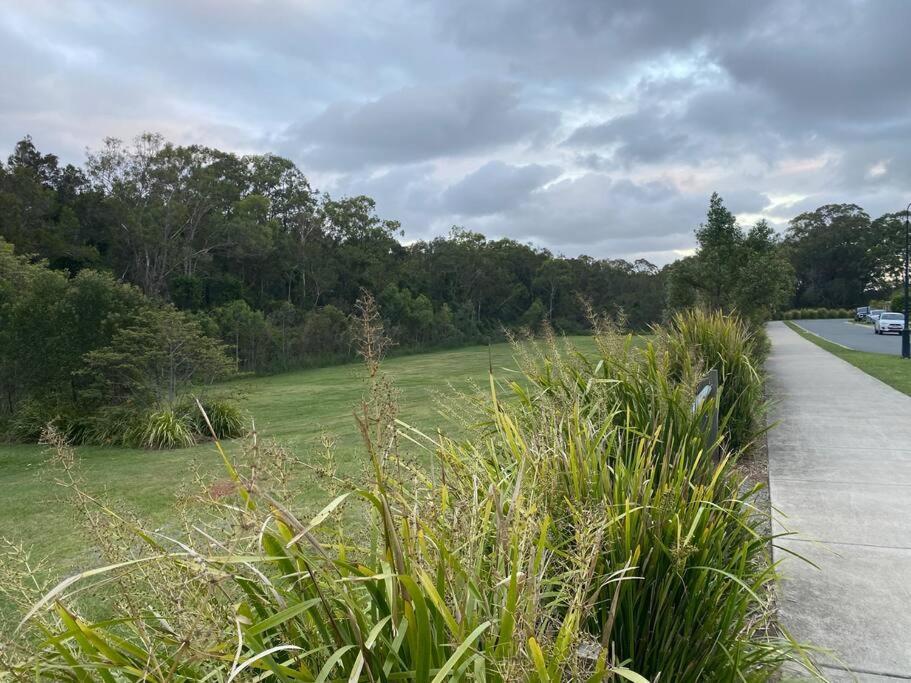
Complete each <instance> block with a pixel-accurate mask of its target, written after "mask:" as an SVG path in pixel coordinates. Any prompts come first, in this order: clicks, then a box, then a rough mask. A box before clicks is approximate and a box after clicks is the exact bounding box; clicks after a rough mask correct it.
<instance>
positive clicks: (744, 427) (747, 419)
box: [655, 309, 768, 450]
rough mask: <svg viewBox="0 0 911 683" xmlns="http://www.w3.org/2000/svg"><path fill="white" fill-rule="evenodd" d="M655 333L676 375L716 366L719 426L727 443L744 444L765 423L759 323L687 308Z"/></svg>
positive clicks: (695, 375) (762, 341) (689, 375)
mask: <svg viewBox="0 0 911 683" xmlns="http://www.w3.org/2000/svg"><path fill="white" fill-rule="evenodd" d="M655 333H656V335H657V336H658V338H659V340H660V341H659V344H660V345H661V347H662V348H663V349H664V351H665V353H667V356H668V362H669V367H670V371H671V373H672V376H673V377H675V378H677V379H678V380H679V381H687V380H689V381H692V380H693V378H699V377H701V376H702V375H704V374H705V373H706V372H708V371H709V370H711V369H712V368H715V369H717V370H718V383H719V394H720V401H719V408H720V413H721V415H722V416H723V417H724V420H723V425H724V426H723V429H722V431H723V432H724V433H725V435H726V439H727V442H728V443H729V445H730V446H731V447H732V448H734V449H737V450H740V449H746V448H748V447H749V446H750V444H751V443H752V442H753V440H754V439H755V438H756V436H757V435H758V434H759V433H761V432H762V431H764V429H765V427H764V424H763V417H764V414H765V398H764V396H763V379H762V375H761V374H760V371H761V367H762V362H763V360H764V358H765V354H766V353H767V350H768V349H767V340H766V339H765V334H764V332H763V331H762V329H761V328H757V327H753V326H751V325H750V324H748V323H747V322H744V321H743V320H742V319H740V318H739V317H738V316H736V315H730V314H724V313H721V312H720V311H712V312H708V311H704V310H701V309H691V310H688V311H682V312H678V313H676V314H674V316H673V317H672V318H671V320H670V321H669V322H668V324H667V326H666V327H664V328H657V329H656V330H655Z"/></svg>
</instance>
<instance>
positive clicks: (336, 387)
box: [0, 337, 594, 570]
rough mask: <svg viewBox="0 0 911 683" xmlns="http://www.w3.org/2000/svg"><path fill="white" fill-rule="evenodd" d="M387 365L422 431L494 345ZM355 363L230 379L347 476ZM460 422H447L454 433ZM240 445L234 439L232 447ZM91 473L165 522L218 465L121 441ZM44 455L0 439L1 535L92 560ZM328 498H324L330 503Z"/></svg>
mask: <svg viewBox="0 0 911 683" xmlns="http://www.w3.org/2000/svg"><path fill="white" fill-rule="evenodd" d="M573 341H574V343H575V344H576V345H577V346H578V348H579V349H580V350H582V351H589V350H592V349H593V348H594V344H593V341H592V340H591V338H588V337H577V338H574V339H573ZM491 360H492V361H493V367H494V372H495V373H496V374H497V375H498V376H501V377H502V376H504V375H506V374H507V371H506V370H504V369H503V368H514V367H515V363H514V361H513V357H512V349H511V348H510V346H509V345H507V344H497V345H494V346H493V347H492V348H491ZM384 367H385V371H386V372H387V373H388V374H389V375H390V376H391V377H393V379H394V380H395V384H396V387H397V388H398V390H399V392H400V406H401V417H402V419H403V420H405V421H407V422H408V423H409V424H413V425H415V426H417V427H419V428H422V429H425V430H426V429H431V430H432V429H433V428H435V427H438V426H440V427H442V428H444V429H445V428H446V425H445V423H444V419H443V418H442V417H441V415H440V414H439V413H438V401H437V400H435V397H436V396H437V395H438V394H441V393H442V394H445V393H447V392H449V391H450V387H452V388H454V389H457V390H462V391H469V390H471V387H472V386H474V385H473V384H472V383H475V384H476V385H477V386H479V387H482V388H483V387H486V384H487V367H488V349H487V347H470V348H465V349H459V350H456V351H442V352H436V353H427V354H421V355H414V356H405V357H400V358H394V359H391V360H389V361H387V362H386V364H385V366H384ZM360 377H361V376H360V367H359V366H358V365H356V364H352V365H343V366H336V367H330V368H321V369H317V370H307V371H303V372H294V373H288V374H284V375H277V376H272V377H258V378H251V379H246V380H241V381H238V382H235V383H233V384H232V386H233V387H236V389H237V390H238V391H239V392H240V393H241V394H242V395H245V396H246V398H245V400H244V402H243V405H244V407H245V408H246V410H247V411H248V412H249V413H250V414H251V415H252V416H253V417H254V419H255V421H256V427H257V431H258V432H259V433H260V435H262V436H263V437H266V438H274V439H276V440H277V441H279V442H280V443H282V444H285V445H287V446H289V447H291V448H292V449H293V451H294V453H295V454H296V455H298V456H301V457H306V456H307V454H308V453H310V452H312V451H313V449H314V446H316V445H317V444H318V442H319V438H320V435H321V434H322V433H323V432H327V433H329V434H332V435H333V436H334V437H335V442H336V457H337V460H338V465H339V471H340V473H343V474H344V473H346V472H352V471H354V470H356V469H357V468H360V467H361V462H360V461H359V458H360V454H359V451H358V444H359V440H358V437H357V434H356V428H355V424H354V420H353V418H352V410H353V408H354V407H355V405H356V404H357V403H358V400H359V399H360V397H361V395H362V393H363V388H364V385H363V383H362V381H361V379H360ZM455 428H456V427H455V426H454V425H450V426H449V431H452V430H453V429H455ZM228 448H229V450H230V449H231V448H237V445H236V444H229V446H228ZM79 456H80V458H81V461H82V466H83V472H84V474H85V478H86V479H87V481H88V482H89V488H90V490H91V491H92V492H98V493H103V494H104V495H103V496H102V497H104V498H105V499H107V500H111V499H113V500H114V501H116V502H119V503H120V504H122V505H125V506H127V508H128V509H130V510H132V511H134V512H135V513H137V514H138V515H140V517H142V518H144V519H146V520H149V521H151V522H153V523H162V522H166V521H167V519H168V517H169V515H171V514H172V508H173V505H174V503H175V502H176V495H177V494H178V492H179V489H180V487H181V485H182V484H183V483H189V482H190V481H191V465H192V463H193V462H194V461H197V462H198V463H200V464H201V467H202V468H203V469H208V470H210V471H215V468H217V467H218V466H219V463H218V461H217V456H216V455H215V453H214V450H213V449H212V447H211V445H201V446H197V447H195V448H190V449H184V450H176V451H142V450H129V449H121V448H93V447H84V448H81V449H79ZM46 459H47V455H46V454H45V452H44V451H43V449H42V448H40V447H39V446H21V445H16V446H8V445H7V446H0V500H2V501H3V505H2V506H0V537H5V538H9V539H12V540H14V541H24V542H26V543H28V544H32V545H33V547H34V549H35V551H36V552H37V553H38V554H39V555H45V554H51V553H53V555H54V565H56V566H57V567H58V568H59V569H61V570H70V569H73V568H75V567H82V566H84V565H87V564H93V563H94V559H93V558H92V557H91V556H90V555H86V554H84V552H83V551H81V550H80V547H81V545H82V543H83V542H82V538H81V536H80V535H79V534H78V533H75V532H74V531H73V522H72V519H71V515H70V513H69V511H68V508H67V507H66V506H65V505H63V504H61V503H60V502H59V498H60V489H59V487H57V486H56V485H55V484H54V476H55V474H54V471H53V470H51V469H50V468H48V467H45V466H44V463H45V461H46ZM301 492H302V500H301V504H302V505H303V506H304V507H311V506H314V507H315V506H316V505H318V504H319V500H318V499H321V498H322V497H323V494H322V493H321V492H320V489H319V488H318V487H314V486H313V485H312V484H310V485H309V486H308V482H306V481H302V482H301ZM323 502H325V501H323Z"/></svg>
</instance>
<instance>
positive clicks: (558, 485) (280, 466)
mask: <svg viewBox="0 0 911 683" xmlns="http://www.w3.org/2000/svg"><path fill="white" fill-rule="evenodd" d="M365 317H366V320H367V323H368V326H369V324H371V321H374V320H375V318H372V317H371V316H369V315H367V316H365ZM379 339H380V335H377V333H376V332H375V331H374V332H370V333H367V334H365V335H364V341H365V345H366V347H367V350H366V351H365V353H364V355H365V358H366V360H367V363H366V365H367V368H368V373H367V374H368V387H369V389H368V394H367V398H366V399H365V401H364V403H363V405H362V406H360V408H359V409H358V410H357V411H356V420H357V423H358V426H359V428H360V431H361V434H362V436H363V442H364V454H365V459H364V460H365V476H364V478H363V479H362V480H360V481H357V482H351V481H343V480H341V479H339V478H337V477H336V475H335V474H334V471H333V470H331V468H328V467H327V468H325V469H323V468H321V467H319V466H317V465H316V464H314V463H313V462H310V463H306V464H307V465H308V467H309V469H310V470H311V471H316V472H317V473H318V474H319V476H320V477H322V481H323V485H324V486H326V487H328V488H334V489H335V490H336V493H337V495H336V497H334V498H333V499H332V501H331V502H329V503H328V504H327V505H326V506H325V507H324V508H323V509H322V510H321V511H320V512H319V513H318V514H316V515H315V516H313V517H312V518H311V519H309V520H306V519H301V518H300V516H299V515H298V514H296V513H295V512H294V507H295V505H294V502H293V501H294V499H295V496H296V483H295V482H296V481H299V480H298V479H297V478H296V477H295V475H294V474H293V469H294V460H293V458H291V457H289V454H288V453H287V452H285V451H284V450H283V449H281V448H278V447H276V446H274V445H265V444H262V443H260V442H259V440H258V439H257V437H256V435H255V434H254V435H253V437H252V440H251V441H250V442H249V443H248V445H247V447H246V448H245V450H244V452H243V453H242V454H241V455H240V456H238V457H237V458H233V459H232V458H229V457H228V456H227V454H226V453H225V452H224V451H223V450H222V449H221V447H220V446H219V444H218V443H217V441H216V442H215V448H216V450H217V452H218V454H219V457H221V458H222V462H223V464H224V468H225V472H226V480H225V482H222V483H221V485H220V486H218V487H213V486H211V485H207V486H206V488H205V489H204V491H205V494H204V495H203V496H202V498H203V499H204V501H205V502H206V503H207V505H206V507H205V510H207V514H206V515H201V514H200V513H199V512H197V513H195V515H194V518H193V519H192V520H187V521H186V522H185V524H184V525H183V529H182V531H180V532H178V531H176V530H175V531H173V532H170V533H164V532H155V531H150V530H147V529H146V528H145V527H144V526H143V525H142V524H140V523H139V522H138V521H136V520H133V519H131V518H129V517H127V516H125V515H122V514H119V513H116V512H114V511H112V510H110V509H109V508H107V507H106V506H104V505H103V504H102V503H100V502H99V501H98V500H97V499H96V498H94V497H93V496H91V495H90V494H89V493H88V492H87V491H86V490H85V489H86V487H85V483H84V482H83V481H82V480H81V479H80V475H79V468H78V464H77V461H76V458H75V454H74V453H73V451H72V449H70V448H69V446H67V445H66V443H64V442H63V441H62V440H61V439H60V438H59V437H57V436H55V435H54V434H53V433H50V434H48V435H47V439H48V440H49V442H50V443H51V445H52V446H53V447H54V448H55V449H56V451H57V454H58V459H59V461H60V463H61V466H62V468H63V473H64V475H63V478H62V483H64V484H65V485H67V486H68V487H69V489H70V491H71V492H72V494H73V498H74V501H75V502H76V505H77V508H78V509H81V510H82V511H83V515H84V518H85V519H86V520H88V527H89V529H90V530H92V532H93V533H94V534H95V535H96V537H97V538H98V539H99V541H100V547H101V549H102V551H103V552H104V555H105V557H106V559H107V561H108V562H107V564H106V565H105V566H103V567H100V568H98V569H93V570H89V571H85V572H83V573H81V574H79V575H77V576H75V577H71V578H70V579H67V580H65V581H63V582H62V583H60V584H58V585H56V586H55V587H54V588H52V589H50V590H42V589H41V585H40V583H39V584H34V586H35V587H34V590H33V591H29V590H24V591H19V590H18V589H17V590H13V589H12V588H3V587H4V586H7V587H9V586H12V585H14V583H15V584H16V585H21V582H14V581H13V579H14V578H15V577H14V574H16V573H17V572H19V573H20V574H22V575H25V576H27V577H28V576H33V573H31V572H30V571H29V566H28V565H26V566H25V567H21V566H20V567H19V569H17V567H16V565H15V563H10V562H7V563H5V564H4V565H3V566H4V567H5V569H4V571H5V572H6V574H7V576H6V580H4V581H2V582H0V590H4V591H5V592H6V593H7V595H9V596H12V597H13V598H14V599H15V601H16V602H17V603H18V604H19V605H21V607H22V609H23V611H24V618H23V619H22V622H21V625H20V626H19V629H18V631H17V632H16V633H15V635H14V637H13V642H12V644H11V646H10V647H9V648H8V649H7V654H6V655H4V657H5V661H4V660H0V663H2V664H5V665H6V666H7V667H8V668H9V669H10V670H12V671H16V672H18V673H21V674H23V675H25V674H35V673H40V675H42V676H44V677H46V678H48V679H57V680H106V681H124V680H137V681H138V680H146V681H173V680H211V681H230V680H254V681H260V680H276V681H319V682H320V683H322V682H323V681H419V682H421V683H424V682H430V681H432V682H434V683H441V682H442V681H453V680H455V681H496V682H499V681H538V682H544V681H548V682H557V681H591V682H592V683H594V682H595V681H623V680H626V681H634V682H636V683H642V681H648V680H651V681H659V680H660V681H766V680H768V679H769V677H770V676H773V675H774V672H775V671H776V670H777V669H778V667H779V666H780V665H781V664H782V663H783V662H785V661H797V662H799V663H803V664H805V666H807V668H808V670H812V667H811V666H810V665H809V664H808V663H807V662H806V660H805V659H804V655H803V652H802V650H801V649H800V648H799V647H798V646H797V645H796V644H794V643H793V642H791V641H790V640H789V639H788V638H787V637H786V635H783V634H780V633H779V632H778V631H777V630H776V629H775V628H774V621H773V618H772V617H773V615H772V612H771V611H770V609H769V606H768V601H769V594H770V590H771V587H772V584H773V582H774V579H775V568H774V566H772V565H770V564H769V563H768V561H767V559H766V554H765V551H766V548H767V543H768V542H769V541H770V539H769V538H768V537H767V536H766V535H764V533H763V532H762V531H761V525H760V521H761V520H760V518H759V517H760V513H759V512H758V511H757V510H755V509H754V508H753V506H752V503H751V500H752V496H753V493H754V492H755V490H745V489H744V487H741V486H740V485H739V484H740V482H739V480H738V479H737V478H736V476H734V474H733V472H732V470H731V457H733V456H736V452H733V451H727V455H726V456H725V457H723V458H721V459H720V460H718V461H715V460H713V459H712V458H711V457H709V456H708V455H707V453H708V452H709V451H710V450H712V448H713V447H714V446H715V445H716V444H712V443H709V442H708V441H707V436H706V434H705V433H704V431H703V429H702V425H703V424H704V417H705V414H706V411H709V410H711V409H712V408H713V406H711V404H706V405H705V406H703V407H702V408H701V409H699V410H696V411H695V412H694V411H693V409H692V404H691V401H692V394H693V386H692V384H691V383H688V381H687V382H681V381H677V380H675V379H674V377H675V374H674V373H673V372H671V369H672V365H671V363H672V357H671V354H670V352H668V351H667V350H666V349H665V348H664V347H662V346H653V345H649V346H648V347H646V348H645V349H641V350H640V349H637V348H635V347H633V346H632V345H631V344H630V343H629V342H628V341H624V340H623V339H621V338H619V337H618V336H616V335H613V334H610V333H603V334H602V335H601V337H600V348H601V353H600V354H599V355H600V357H598V358H595V359H589V358H586V357H583V356H581V355H579V354H577V353H575V352H573V351H571V350H561V349H560V348H559V344H558V343H557V342H556V341H554V340H550V341H548V342H546V343H544V344H542V345H539V346H537V347H535V348H536V349H537V351H535V352H531V353H524V355H523V360H524V363H523V365H524V374H522V375H520V376H517V377H516V381H515V382H512V383H510V384H509V385H506V386H504V385H497V384H496V383H495V382H494V381H493V378H491V383H490V391H489V393H488V397H487V399H486V400H478V401H475V402H472V403H470V404H468V403H462V404H461V405H460V411H461V414H460V416H459V417H461V418H462V419H467V420H470V421H472V422H473V423H474V425H475V426H474V427H473V428H472V429H471V430H470V431H469V434H468V435H467V436H466V437H465V438H460V439H453V438H448V437H446V436H443V435H440V434H436V435H427V434H425V433H422V432H421V431H419V430H417V429H415V428H413V427H411V426H409V425H408V424H406V423H405V422H403V421H402V420H400V419H399V416H398V415H397V411H396V406H395V402H394V400H393V398H394V389H393V387H392V385H391V383H390V382H389V381H388V380H387V379H386V378H384V377H383V375H382V373H381V372H380V370H379V365H378V362H377V355H376V354H377V349H379V348H381V346H382V343H381V342H380V341H378V340H379ZM526 348H527V347H526ZM404 444H410V445H412V446H414V445H417V446H418V447H420V448H426V449H427V450H428V452H429V453H430V454H431V455H432V457H433V464H432V466H431V467H430V468H420V467H418V466H416V464H415V463H414V461H412V460H411V459H409V458H408V457H407V455H406V453H407V450H408V449H405V448H404V447H403V446H404ZM343 511H345V512H346V513H347V514H342V512H343ZM346 519H354V520H356V521H355V522H354V523H353V524H349V523H346V522H345V520H346ZM12 555H13V557H18V558H20V559H21V558H22V555H21V553H15V552H14V553H12ZM33 594H34V595H35V596H36V597H33ZM93 595H94V596H96V597H97V596H98V595H103V596H105V598H106V601H105V602H104V603H103V604H102V605H101V606H99V605H98V604H97V603H93V602H92V600H91V599H90V596H93ZM0 651H2V650H0Z"/></svg>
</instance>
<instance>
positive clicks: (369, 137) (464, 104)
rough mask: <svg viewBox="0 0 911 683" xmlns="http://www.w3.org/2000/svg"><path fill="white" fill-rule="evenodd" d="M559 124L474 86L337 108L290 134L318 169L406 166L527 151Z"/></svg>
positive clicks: (498, 85) (501, 92)
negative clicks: (510, 148) (506, 148)
mask: <svg viewBox="0 0 911 683" xmlns="http://www.w3.org/2000/svg"><path fill="white" fill-rule="evenodd" d="M558 122H559V114H557V113H556V112H554V111H549V110H544V109H537V108H532V107H527V106H525V105H523V103H522V101H521V98H520V96H519V87H518V86H517V85H516V84H514V83H509V82H505V81H492V80H487V79H483V80H481V79H472V80H467V81H463V82H460V83H456V84H453V85H429V86H420V87H419V86H415V87H409V88H403V89H401V90H397V91H395V92H392V93H389V94H388V95H385V96H383V97H381V98H379V99H376V100H373V101H370V102H367V103H364V104H354V103H344V104H334V105H332V106H330V107H328V108H327V109H326V111H325V112H323V113H322V114H321V115H320V116H318V117H317V118H315V119H313V120H311V121H308V122H306V123H303V124H297V125H294V126H292V127H291V128H290V129H289V130H288V132H287V134H286V143H285V144H286V145H287V147H288V149H289V151H292V152H297V153H298V154H300V155H301V156H302V157H303V158H305V159H307V160H308V161H309V162H310V163H311V164H314V165H316V166H318V167H321V168H351V167H358V166H361V165H370V164H377V165H378V164H390V163H408V162H414V161H422V160H426V159H434V158H439V157H442V156H446V155H452V154H466V153H472V152H480V151H484V150H490V149H495V148H497V147H500V146H503V145H510V144H516V143H529V142H531V141H533V140H534V139H535V138H536V137H539V136H542V135H546V134H548V133H549V132H550V131H551V130H552V129H553V128H554V127H555V126H556V125H557V124H558Z"/></svg>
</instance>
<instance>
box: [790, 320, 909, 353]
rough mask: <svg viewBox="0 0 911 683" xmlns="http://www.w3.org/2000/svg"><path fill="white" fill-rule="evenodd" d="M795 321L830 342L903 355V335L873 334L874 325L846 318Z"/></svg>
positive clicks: (859, 349)
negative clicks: (858, 322) (857, 322)
mask: <svg viewBox="0 0 911 683" xmlns="http://www.w3.org/2000/svg"><path fill="white" fill-rule="evenodd" d="M794 322H795V323H796V324H797V325H800V326H801V327H802V328H804V329H805V330H809V331H810V332H813V333H814V334H818V335H819V336H820V337H823V338H824V339H828V340H829V341H830V342H835V343H836V344H841V345H842V346H847V347H848V348H849V349H854V350H855V351H869V352H871V353H887V354H894V355H896V356H898V355H901V350H902V344H901V336H900V335H897V334H873V325H859V324H855V323H851V322H848V321H847V320H844V319H842V320H795V321H794Z"/></svg>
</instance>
